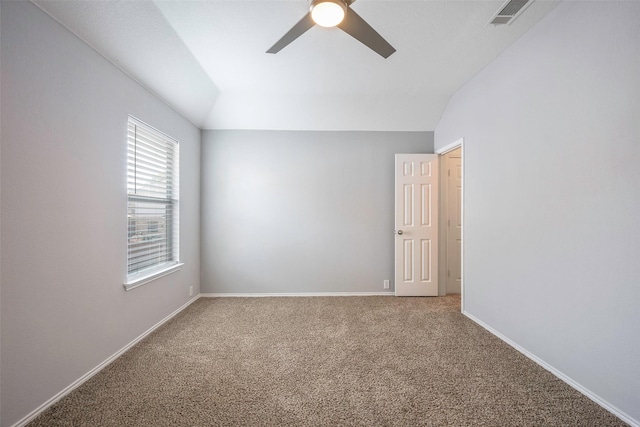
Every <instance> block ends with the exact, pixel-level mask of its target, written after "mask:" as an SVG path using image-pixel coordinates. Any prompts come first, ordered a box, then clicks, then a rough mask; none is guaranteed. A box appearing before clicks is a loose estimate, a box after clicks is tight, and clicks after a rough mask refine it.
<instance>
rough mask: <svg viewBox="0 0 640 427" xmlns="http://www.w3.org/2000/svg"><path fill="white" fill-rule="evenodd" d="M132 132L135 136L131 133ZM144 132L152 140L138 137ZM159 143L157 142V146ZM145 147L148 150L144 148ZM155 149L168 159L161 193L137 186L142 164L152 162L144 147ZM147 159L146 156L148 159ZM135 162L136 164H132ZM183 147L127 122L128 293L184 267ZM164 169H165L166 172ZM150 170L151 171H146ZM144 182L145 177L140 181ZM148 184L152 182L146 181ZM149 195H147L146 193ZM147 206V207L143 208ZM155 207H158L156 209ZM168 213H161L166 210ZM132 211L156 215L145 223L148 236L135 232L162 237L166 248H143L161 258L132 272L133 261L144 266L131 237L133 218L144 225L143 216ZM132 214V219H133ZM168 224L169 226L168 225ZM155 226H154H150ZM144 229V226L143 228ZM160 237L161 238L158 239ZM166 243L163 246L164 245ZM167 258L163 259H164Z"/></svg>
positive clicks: (130, 119)
mask: <svg viewBox="0 0 640 427" xmlns="http://www.w3.org/2000/svg"><path fill="white" fill-rule="evenodd" d="M132 129H133V136H132V134H131V132H132ZM139 129H140V130H142V131H143V133H144V134H146V135H147V136H151V137H152V138H151V139H152V141H151V142H149V141H147V142H142V139H143V136H140V137H138V130H139ZM156 141H157V142H158V143H156ZM144 144H146V147H145V146H144ZM138 145H140V148H138ZM149 147H151V148H153V149H156V150H164V151H163V152H162V155H164V156H166V162H164V166H163V167H161V168H160V171H161V172H164V175H162V174H160V176H161V178H160V180H159V181H154V183H155V182H160V183H161V184H160V186H159V187H161V188H160V189H159V190H157V189H154V188H152V187H151V185H149V186H147V187H146V189H145V188H143V185H142V184H141V185H140V187H138V177H139V176H141V175H143V174H144V172H142V171H141V172H138V169H141V170H142V169H144V166H143V163H144V162H145V161H147V162H149V160H150V157H148V156H147V155H146V154H142V152H143V151H144V150H145V148H149ZM145 156H147V157H145ZM139 158H140V160H139ZM132 160H133V161H132ZM179 162H180V144H179V143H178V141H177V140H176V139H175V138H172V137H171V136H169V135H167V134H166V133H164V132H162V131H159V130H158V129H156V128H154V127H153V126H150V125H149V124H147V123H145V122H143V121H142V120H140V119H137V118H136V117H133V116H129V117H128V120H127V166H126V193H127V268H126V279H125V282H124V289H125V290H126V291H129V290H131V289H134V288H137V287H139V286H142V285H145V284H147V283H150V282H152V281H154V280H156V279H158V278H160V277H163V276H166V275H168V274H171V273H174V272H176V271H178V270H180V268H181V267H182V266H183V265H184V263H183V262H181V261H180V214H179V212H180V168H179ZM154 167H155V169H158V166H157V165H154ZM163 168H164V169H163ZM147 170H148V169H147ZM140 180H141V181H143V183H144V182H145V179H144V178H142V177H141V178H140ZM146 181H147V183H149V181H151V179H147V180H146ZM155 192H157V193H165V194H164V195H157V194H154V193H155ZM145 193H146V194H145ZM140 204H144V205H146V206H140ZM154 205H155V206H154ZM163 209H164V212H165V214H162V213H161V212H162V211H163ZM132 210H133V211H134V212H135V210H147V212H149V211H151V212H154V211H155V212H154V213H152V214H150V213H147V215H152V216H151V219H148V218H147V220H146V223H147V230H146V231H147V233H146V234H143V232H140V231H138V230H141V227H139V226H138V225H137V223H136V222H135V221H134V224H136V225H135V226H134V227H135V230H136V231H137V232H136V233H135V235H136V236H143V239H144V240H148V239H149V238H150V240H153V239H154V238H159V239H160V240H162V241H163V242H165V243H164V244H165V245H166V247H165V248H163V249H161V250H159V251H157V250H156V251H155V252H153V251H154V249H152V248H153V244H149V243H147V244H146V245H144V244H143V245H141V247H140V248H139V249H140V250H148V251H151V253H152V254H157V256H158V258H159V259H160V261H159V262H157V263H153V262H151V263H150V264H148V265H144V266H143V267H141V268H139V269H132V268H131V265H132V263H133V262H137V263H138V264H140V263H141V261H140V258H141V256H140V255H139V254H138V255H132V247H133V245H135V244H136V243H138V242H137V241H136V242H134V241H133V240H132V238H133V236H134V234H132V225H131V224H132V222H131V219H132V218H138V219H140V218H141V219H142V221H141V222H142V225H144V223H145V221H144V217H141V215H140V214H139V213H137V214H132ZM132 215H133V216H132ZM163 219H164V227H163V231H162V233H161V234H159V233H154V234H153V235H152V236H151V234H150V231H149V230H151V229H152V228H153V229H155V230H156V231H157V230H158V227H159V223H160V222H162V221H163ZM167 224H168V225H167ZM150 225H153V227H150ZM142 228H143V227H142ZM158 236H159V237H158ZM162 244H163V243H161V245H162ZM162 258H164V260H162Z"/></svg>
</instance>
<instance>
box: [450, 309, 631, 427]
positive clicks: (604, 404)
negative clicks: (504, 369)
mask: <svg viewBox="0 0 640 427" xmlns="http://www.w3.org/2000/svg"><path fill="white" fill-rule="evenodd" d="M462 314H464V315H465V316H467V317H468V318H469V319H471V320H472V321H474V322H475V323H477V324H478V325H480V326H482V327H483V328H484V329H486V330H487V331H489V332H490V333H491V334H493V335H495V336H496V337H498V338H500V339H501V340H502V341H504V342H505V343H507V344H509V345H510V346H511V347H513V348H514V349H516V350H517V351H519V352H520V353H522V354H523V355H524V356H526V357H528V358H529V359H531V360H533V361H534V362H535V363H537V364H538V365H540V366H542V367H543V368H544V369H546V370H547V371H549V372H551V373H552V374H553V375H555V376H556V377H557V378H559V379H560V380H562V381H564V382H565V383H567V384H568V385H569V386H571V387H572V388H574V389H576V390H577V391H579V392H580V393H582V394H584V395H585V396H586V397H588V398H589V399H591V400H592V401H594V402H595V403H597V404H598V405H600V406H601V407H603V408H604V409H606V410H607V411H609V412H611V413H612V414H613V415H615V416H616V417H618V418H620V419H621V420H622V421H624V422H625V423H627V424H629V425H631V426H632V427H640V422H639V421H638V420H636V419H634V418H632V417H630V416H629V415H627V414H626V413H624V412H623V411H621V410H620V409H618V408H616V407H615V406H614V405H612V404H610V403H609V402H607V401H606V400H604V399H602V398H601V397H600V396H598V395H596V394H594V393H593V392H592V391H590V390H589V389H587V388H585V387H584V386H582V385H581V384H580V383H577V382H576V381H574V380H573V379H571V378H570V377H568V376H566V375H565V374H563V373H562V372H560V371H559V370H557V369H556V368H554V367H553V366H551V365H549V364H548V363H546V362H545V361H543V360H542V359H540V358H539V357H538V356H536V355H534V354H533V353H530V352H529V351H528V350H526V349H524V348H523V347H521V346H519V345H518V344H516V343H515V342H513V341H511V340H510V339H509V338H507V337H506V336H504V335H502V334H501V333H500V332H498V331H496V330H495V329H493V328H492V327H491V326H489V325H487V324H486V323H484V322H483V321H482V320H480V319H478V318H477V317H475V316H473V315H472V314H469V313H467V312H462Z"/></svg>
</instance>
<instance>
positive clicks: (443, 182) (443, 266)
mask: <svg viewBox="0 0 640 427" xmlns="http://www.w3.org/2000/svg"><path fill="white" fill-rule="evenodd" d="M458 147H460V148H461V152H462V154H461V156H462V159H461V168H462V178H461V183H462V191H461V195H460V210H461V213H460V218H461V224H462V230H461V233H460V239H461V242H460V270H461V271H460V296H461V302H460V311H461V312H463V313H464V311H465V309H464V228H465V227H464V189H465V184H464V177H465V173H464V163H465V154H464V138H460V139H458V140H456V141H453V142H452V143H450V144H447V145H445V146H444V147H442V148H439V149H437V150H435V154H438V155H439V156H440V157H439V159H440V163H441V165H440V166H441V167H440V171H441V174H442V173H443V172H444V171H445V170H446V168H445V167H442V166H443V165H442V162H443V161H444V155H445V154H447V153H448V152H450V151H453V150H455V149H456V148H458ZM441 178H442V176H441ZM444 185H446V180H445V179H440V190H441V191H440V234H441V235H442V236H446V227H445V224H444V221H445V215H444V212H443V209H444V208H445V206H444V203H443V200H442V198H443V197H444V193H445V191H444V190H443V188H444V187H443V186H444ZM441 246H443V247H444V249H445V250H444V252H443V251H440V254H439V255H440V257H439V262H440V268H439V271H440V272H441V273H440V274H441V276H440V280H439V288H438V294H439V295H446V293H447V288H446V281H444V280H442V275H443V274H446V262H447V254H446V245H441Z"/></svg>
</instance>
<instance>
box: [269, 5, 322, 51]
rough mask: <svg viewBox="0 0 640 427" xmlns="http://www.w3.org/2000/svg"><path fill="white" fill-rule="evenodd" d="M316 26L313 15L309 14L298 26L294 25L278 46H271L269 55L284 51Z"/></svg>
mask: <svg viewBox="0 0 640 427" xmlns="http://www.w3.org/2000/svg"><path fill="white" fill-rule="evenodd" d="M314 25H316V23H315V22H313V19H311V13H307V14H306V15H305V16H304V18H302V19H301V20H299V21H298V23H297V24H296V25H294V26H293V27H292V28H291V29H290V30H289V31H288V32H287V33H286V34H285V35H284V36H282V38H281V39H280V40H278V41H277V42H276V44H274V45H273V46H271V48H269V50H268V51H267V53H278V52H280V50H282V49H283V48H284V47H285V46H287V45H288V44H289V43H291V42H292V41H294V40H295V39H297V38H298V37H300V36H301V35H302V34H304V33H305V32H306V31H307V30H308V29H309V28H311V27H313V26H314Z"/></svg>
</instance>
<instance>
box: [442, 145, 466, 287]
mask: <svg viewBox="0 0 640 427" xmlns="http://www.w3.org/2000/svg"><path fill="white" fill-rule="evenodd" d="M444 160H445V162H446V167H447V170H446V173H445V176H446V179H447V183H446V202H445V203H446V204H445V211H446V213H447V218H446V227H447V228H446V230H447V236H446V242H447V243H446V245H447V259H446V266H447V276H446V277H447V293H448V294H459V293H460V290H461V284H462V268H461V267H462V263H461V257H462V245H461V243H462V148H456V149H455V150H453V151H450V152H449V153H447V154H446V155H445V156H444Z"/></svg>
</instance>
